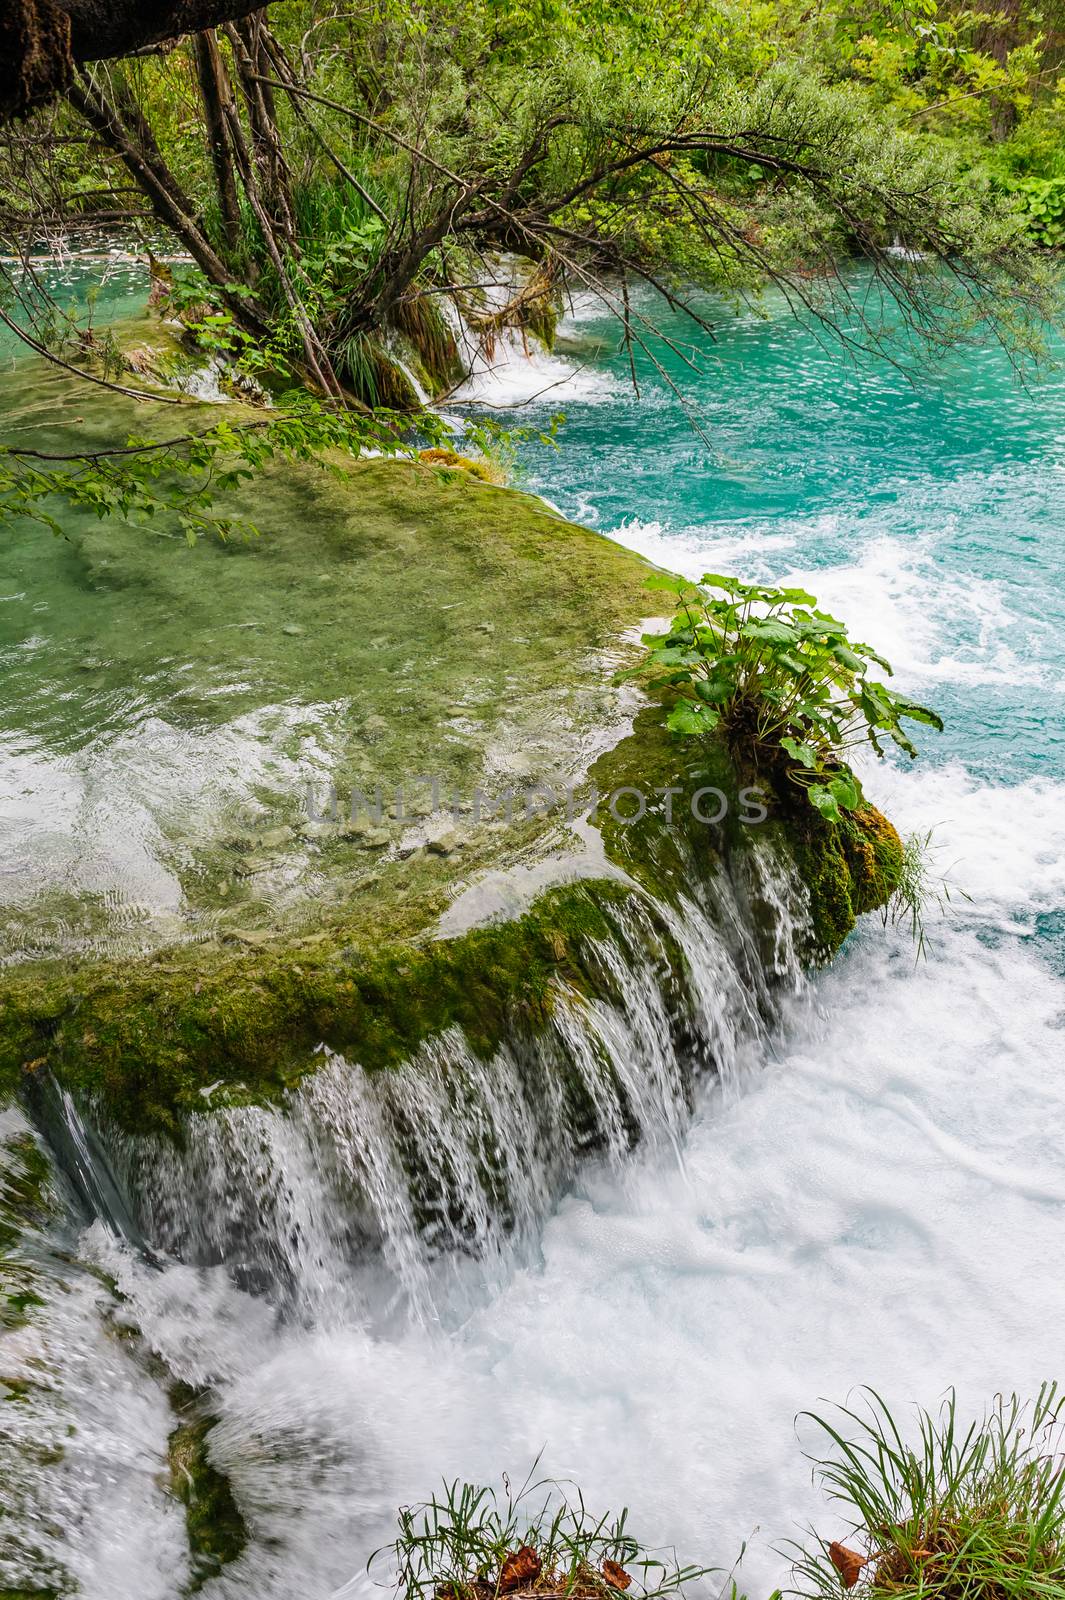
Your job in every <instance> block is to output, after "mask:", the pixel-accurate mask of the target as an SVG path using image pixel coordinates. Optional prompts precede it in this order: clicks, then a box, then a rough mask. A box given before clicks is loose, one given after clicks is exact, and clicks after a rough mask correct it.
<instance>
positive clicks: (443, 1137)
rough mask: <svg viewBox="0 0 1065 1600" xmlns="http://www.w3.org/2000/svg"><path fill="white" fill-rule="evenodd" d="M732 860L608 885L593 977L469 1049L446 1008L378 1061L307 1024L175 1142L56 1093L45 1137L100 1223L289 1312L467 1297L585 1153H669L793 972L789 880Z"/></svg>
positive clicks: (590, 946)
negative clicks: (283, 1070)
mask: <svg viewBox="0 0 1065 1600" xmlns="http://www.w3.org/2000/svg"><path fill="white" fill-rule="evenodd" d="M741 860H742V862H743V863H744V865H743V866H742V868H739V867H737V868H736V869H735V871H734V873H733V874H732V875H730V874H719V875H718V876H716V877H714V878H712V879H711V880H710V881H709V882H708V884H706V885H705V886H704V887H703V889H702V890H701V892H700V898H698V899H696V898H694V897H691V896H687V895H685V896H681V897H680V898H679V899H678V900H677V901H676V903H675V904H672V905H671V904H668V903H665V902H662V901H659V900H655V899H652V898H651V897H650V896H649V895H646V894H644V893H643V892H642V891H639V890H636V889H635V888H634V889H633V892H632V893H631V894H630V896H629V897H628V898H626V899H621V900H616V901H611V902H608V903H607V904H608V906H609V911H608V921H609V924H610V927H611V930H612V931H611V935H610V937H609V938H605V937H599V938H592V937H590V936H589V937H587V938H586V940H585V944H584V948H583V950H582V953H581V964H582V968H583V970H584V971H585V972H587V973H588V974H589V977H590V986H589V988H588V989H587V990H585V991H583V992H578V990H577V989H575V988H573V987H570V986H568V985H566V984H564V983H562V982H560V981H557V980H556V983H555V988H554V993H553V996H552V1004H551V1007H550V1020H549V1022H548V1024H547V1025H545V1026H542V1027H532V1026H529V1025H526V1024H523V1023H522V1022H521V1021H520V1020H516V1021H515V1024H514V1026H513V1028H512V1029H511V1031H510V1032H509V1034H508V1036H507V1037H506V1038H504V1039H503V1041H502V1042H501V1043H500V1044H499V1046H498V1047H497V1048H496V1049H495V1051H494V1052H493V1053H492V1054H491V1055H490V1056H488V1057H487V1058H486V1057H483V1056H481V1055H479V1054H478V1052H477V1051H476V1050H475V1049H474V1048H473V1046H472V1045H471V1043H470V1041H469V1040H468V1039H467V1038H466V1037H465V1035H464V1034H463V1032H462V1030H461V1028H459V1027H451V1028H448V1029H446V1030H445V1031H443V1032H441V1033H439V1034H437V1035H435V1036H433V1037H431V1038H429V1039H427V1040H426V1041H425V1042H424V1043H423V1044H422V1045H421V1046H420V1048H419V1049H417V1050H416V1051H415V1052H414V1053H413V1054H411V1056H410V1057H409V1058H408V1059H407V1060H406V1061H404V1062H402V1063H401V1064H400V1065H398V1066H396V1067H392V1068H387V1069H378V1070H372V1071H371V1070H367V1069H366V1068H365V1067H364V1066H363V1064H362V1063H360V1062H359V1061H357V1060H348V1059H346V1058H345V1057H344V1055H342V1054H341V1053H339V1052H338V1051H336V1050H334V1049H331V1048H329V1047H328V1046H327V1045H325V1044H322V1045H320V1046H319V1050H318V1063H317V1064H316V1070H314V1071H313V1072H311V1073H309V1074H307V1075H306V1076H305V1077H304V1078H303V1079H302V1080H301V1082H300V1085H299V1086H298V1087H297V1088H296V1089H294V1090H292V1091H290V1092H289V1093H288V1094H287V1095H286V1096H285V1098H284V1100H283V1101H282V1102H281V1103H278V1104H272V1105H235V1106H227V1107H224V1108H219V1109H217V1110H213V1111H212V1110H209V1109H205V1110H204V1111H202V1112H199V1111H198V1112H196V1113H194V1114H191V1115H189V1116H187V1117H186V1118H185V1119H184V1123H183V1125H182V1128H181V1131H180V1137H179V1138H178V1139H176V1140H173V1139H170V1138H166V1137H163V1136H161V1135H158V1136H154V1135H153V1136H143V1135H141V1136H137V1137H132V1136H130V1135H128V1134H126V1133H124V1132H123V1131H121V1130H120V1129H119V1128H118V1126H117V1125H116V1124H114V1123H113V1122H112V1120H111V1119H110V1118H109V1117H108V1114H107V1112H106V1111H105V1110H104V1109H103V1108H102V1107H100V1106H98V1105H84V1106H82V1107H81V1108H80V1114H79V1115H76V1114H75V1111H74V1107H73V1103H72V1101H71V1100H70V1097H69V1096H63V1097H61V1099H60V1101H59V1108H60V1113H61V1114H60V1117H59V1118H58V1120H57V1118H56V1116H55V1113H54V1111H53V1112H51V1113H48V1112H45V1116H46V1119H47V1123H48V1127H49V1137H50V1138H51V1140H52V1143H53V1147H54V1148H55V1149H56V1151H57V1153H58V1154H59V1156H60V1159H61V1160H62V1161H63V1162H64V1165H65V1166H66V1167H67V1168H68V1169H69V1170H70V1171H71V1173H72V1177H73V1179H74V1181H75V1183H76V1185H77V1188H78V1190H79V1193H80V1194H81V1196H82V1200H83V1203H85V1204H86V1205H87V1207H88V1208H89V1209H90V1210H91V1211H93V1212H94V1213H95V1214H97V1215H99V1216H100V1217H102V1218H103V1219H104V1220H105V1221H106V1222H107V1223H108V1225H109V1226H110V1227H111V1228H112V1229H113V1230H114V1231H115V1232H117V1233H119V1234H121V1235H123V1236H125V1237H127V1238H129V1239H130V1240H131V1241H132V1242H133V1243H134V1244H135V1245H137V1246H139V1247H141V1246H143V1245H147V1246H148V1248H149V1249H150V1251H152V1252H156V1253H158V1255H159V1256H161V1257H163V1258H168V1259H176V1260H179V1261H184V1262H187V1263H189V1264H191V1265H194V1266H197V1267H214V1266H221V1267H224V1268H225V1269H226V1271H227V1272H228V1273H229V1274H230V1276H231V1278H232V1280H233V1282H234V1283H235V1285H236V1286H237V1287H239V1288H240V1289H242V1290H245V1291H248V1292H252V1293H255V1294H259V1295H265V1296H266V1297H267V1298H268V1299H269V1300H270V1301H271V1303H274V1304H275V1305H276V1306H277V1307H278V1308H279V1309H281V1310H282V1311H283V1313H284V1314H285V1315H286V1316H289V1317H293V1318H295V1319H297V1320H299V1321H303V1322H307V1323H313V1324H343V1323H344V1322H345V1321H346V1320H349V1319H350V1318H351V1317H352V1316H358V1317H360V1318H365V1317H368V1316H369V1317H371V1318H373V1317H379V1316H384V1317H386V1318H387V1317H392V1316H395V1315H396V1314H398V1313H399V1311H400V1309H401V1308H402V1310H403V1314H405V1315H410V1316H412V1317H414V1318H415V1319H416V1320H425V1319H439V1318H441V1317H446V1316H447V1315H448V1314H449V1307H450V1308H451V1311H452V1313H454V1311H455V1307H456V1305H457V1306H458V1310H459V1312H461V1308H462V1305H463V1301H462V1297H461V1293H458V1295H457V1298H456V1278H457V1277H458V1278H461V1277H462V1276H463V1263H466V1262H469V1261H475V1262H477V1263H479V1264H480V1265H479V1272H480V1274H481V1277H482V1278H483V1277H484V1276H485V1274H489V1275H490V1274H491V1273H492V1272H493V1271H495V1272H503V1271H506V1270H507V1264H508V1262H509V1261H510V1260H512V1259H513V1257H514V1255H515V1252H527V1251H528V1250H529V1249H531V1248H533V1247H534V1245H535V1241H536V1239H537V1237H538V1234H539V1230H540V1228H541V1225H542V1222H543V1219H544V1217H545V1215H546V1213H547V1212H548V1211H549V1209H550V1208H551V1206H552V1205H553V1204H555V1203H556V1201H557V1200H558V1198H559V1196H560V1195H561V1193H562V1192H563V1190H564V1189H565V1187H566V1186H567V1184H569V1183H570V1182H571V1181H572V1180H573V1178H574V1176H575V1174H576V1172H577V1171H578V1168H579V1166H580V1163H581V1162H582V1160H584V1159H587V1158H590V1157H594V1158H595V1159H597V1160H600V1161H604V1162H606V1163H608V1164H609V1165H612V1166H614V1167H618V1166H620V1165H621V1164H622V1163H623V1162H624V1161H625V1159H626V1158H627V1156H628V1154H629V1152H630V1151H631V1150H632V1149H633V1147H634V1146H635V1145H636V1144H638V1143H641V1144H652V1145H655V1144H657V1145H661V1146H663V1147H665V1148H671V1149H674V1150H678V1151H679V1142H680V1139H681V1136H682V1133H683V1130H684V1128H685V1126H686V1124H687V1121H688V1119H689V1117H690V1115H691V1111H692V1107H693V1103H694V1096H695V1092H696V1088H697V1086H698V1083H699V1082H700V1080H702V1079H704V1078H706V1077H708V1076H711V1075H716V1076H717V1077H718V1078H719V1079H722V1080H725V1081H727V1080H729V1079H730V1078H732V1077H733V1076H734V1075H735V1074H736V1073H737V1071H738V1069H739V1066H740V1064H741V1063H742V1061H743V1059H744V1056H745V1054H746V1053H747V1052H749V1051H750V1049H751V1047H752V1045H755V1044H757V1042H758V1041H760V1040H762V1039H763V1038H764V1035H765V1030H766V1028H767V1026H768V1025H769V1024H770V1023H771V1021H772V1020H773V1018H774V1016H775V1013H776V1007H777V1002H778V996H779V994H780V993H781V992H782V991H785V990H787V989H789V988H792V989H794V988H797V987H799V986H801V983H802V979H801V976H800V968H799V962H798V959H797V955H796V950H795V942H794V941H795V936H794V931H793V923H794V920H795V919H796V918H800V917H801V914H802V913H801V902H800V900H799V898H798V896H797V894H796V891H795V889H794V887H793V886H792V885H791V884H790V882H789V879H788V876H787V873H786V872H785V870H784V868H783V866H782V864H781V862H780V861H779V860H778V859H777V858H776V857H775V856H774V855H773V854H772V851H771V850H770V849H768V848H766V847H760V848H758V849H753V850H750V851H748V852H744V853H743V854H742V856H741ZM759 930H760V931H759ZM105 1151H106V1157H105V1156H104V1154H103V1153H104V1152H105Z"/></svg>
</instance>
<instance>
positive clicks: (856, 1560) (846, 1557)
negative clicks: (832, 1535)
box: [828, 1543, 865, 1589]
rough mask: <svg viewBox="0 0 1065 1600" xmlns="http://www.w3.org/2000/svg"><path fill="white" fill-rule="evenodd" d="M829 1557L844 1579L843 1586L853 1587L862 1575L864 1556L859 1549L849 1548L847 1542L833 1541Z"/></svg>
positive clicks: (829, 1549)
mask: <svg viewBox="0 0 1065 1600" xmlns="http://www.w3.org/2000/svg"><path fill="white" fill-rule="evenodd" d="M828 1558H829V1560H830V1561H831V1563H832V1565H833V1566H834V1567H835V1569H836V1571H837V1572H838V1573H839V1575H840V1577H841V1578H842V1579H843V1587H844V1588H845V1589H853V1588H854V1585H855V1584H856V1583H857V1582H858V1579H859V1578H860V1577H861V1575H862V1568H863V1567H864V1566H865V1559H864V1557H862V1556H860V1555H859V1554H858V1552H857V1550H848V1549H847V1546H846V1545H845V1544H835V1543H833V1544H830V1545H829V1547H828Z"/></svg>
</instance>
